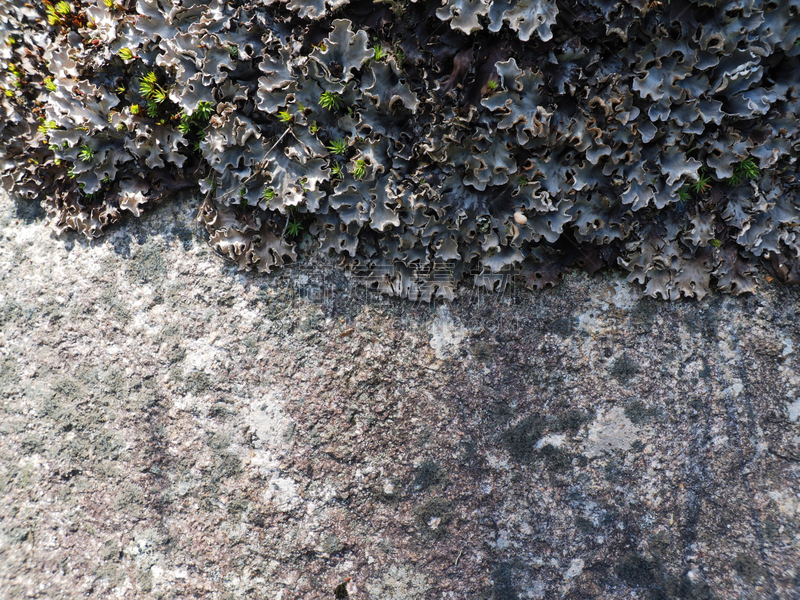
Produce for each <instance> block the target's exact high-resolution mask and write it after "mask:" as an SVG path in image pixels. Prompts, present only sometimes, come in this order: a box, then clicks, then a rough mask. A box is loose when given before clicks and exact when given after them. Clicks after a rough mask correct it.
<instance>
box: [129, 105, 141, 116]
mask: <svg viewBox="0 0 800 600" xmlns="http://www.w3.org/2000/svg"><path fill="white" fill-rule="evenodd" d="M141 111H142V107H141V106H139V105H138V104H131V114H132V115H138V114H139V113H140V112H141Z"/></svg>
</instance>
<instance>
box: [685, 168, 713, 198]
mask: <svg viewBox="0 0 800 600" xmlns="http://www.w3.org/2000/svg"><path fill="white" fill-rule="evenodd" d="M689 189H690V190H691V191H693V192H694V193H695V194H705V193H706V192H707V191H708V190H710V189H711V176H710V175H709V174H708V173H706V172H705V171H704V170H703V169H701V170H700V174H699V175H698V177H697V180H696V181H693V182H692V183H690V184H689Z"/></svg>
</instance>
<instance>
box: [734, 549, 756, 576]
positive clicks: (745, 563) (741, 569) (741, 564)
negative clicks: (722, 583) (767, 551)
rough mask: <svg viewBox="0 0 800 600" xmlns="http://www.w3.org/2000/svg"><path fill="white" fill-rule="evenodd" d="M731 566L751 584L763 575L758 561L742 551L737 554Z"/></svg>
mask: <svg viewBox="0 0 800 600" xmlns="http://www.w3.org/2000/svg"><path fill="white" fill-rule="evenodd" d="M731 566H732V567H733V570H734V571H736V572H737V573H738V574H739V576H740V577H741V578H742V579H744V580H745V581H746V582H747V583H749V584H753V583H755V582H756V581H758V579H759V578H760V577H761V567H760V566H759V564H758V561H757V560H756V559H754V558H753V557H752V556H749V555H747V554H743V553H741V552H740V553H739V554H737V555H736V558H734V559H733V563H732V565H731Z"/></svg>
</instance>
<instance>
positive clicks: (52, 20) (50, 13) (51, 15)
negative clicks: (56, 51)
mask: <svg viewBox="0 0 800 600" xmlns="http://www.w3.org/2000/svg"><path fill="white" fill-rule="evenodd" d="M44 12H45V15H46V16H47V24H48V25H50V26H53V25H59V24H61V17H60V16H59V15H58V13H57V12H56V7H55V6H53V5H52V4H45V6H44Z"/></svg>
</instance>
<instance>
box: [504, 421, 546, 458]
mask: <svg viewBox="0 0 800 600" xmlns="http://www.w3.org/2000/svg"><path fill="white" fill-rule="evenodd" d="M544 431H545V421H544V419H543V418H542V417H541V416H539V415H536V414H535V415H530V416H528V417H526V418H524V419H523V420H522V421H520V422H519V423H517V424H516V425H514V427H512V428H511V429H509V430H508V431H506V432H504V433H503V435H502V441H503V446H505V448H506V450H507V451H508V453H509V454H511V457H512V458H513V459H514V460H517V461H519V462H525V463H527V462H530V461H531V460H533V459H534V458H536V454H537V452H536V442H538V441H539V440H540V439H542V436H543V435H544Z"/></svg>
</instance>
